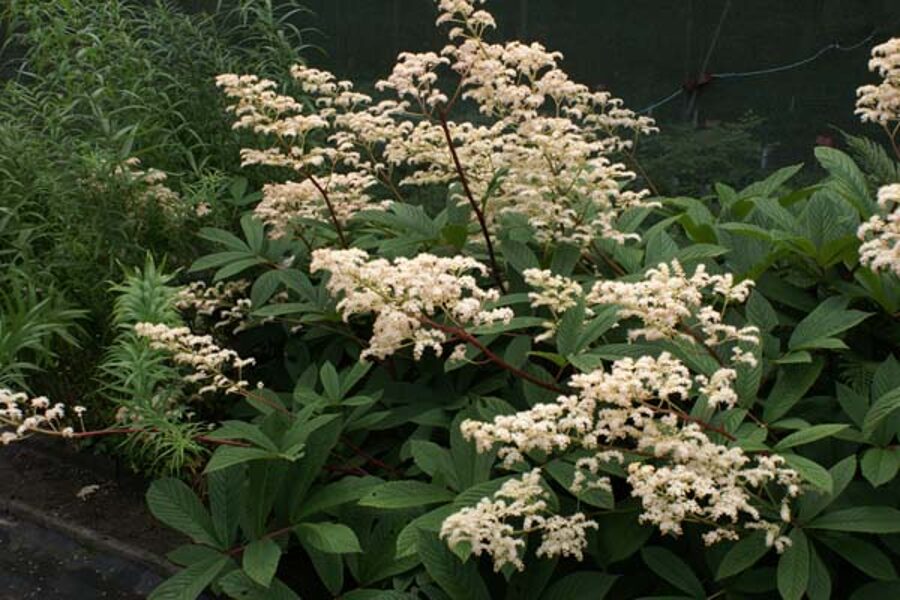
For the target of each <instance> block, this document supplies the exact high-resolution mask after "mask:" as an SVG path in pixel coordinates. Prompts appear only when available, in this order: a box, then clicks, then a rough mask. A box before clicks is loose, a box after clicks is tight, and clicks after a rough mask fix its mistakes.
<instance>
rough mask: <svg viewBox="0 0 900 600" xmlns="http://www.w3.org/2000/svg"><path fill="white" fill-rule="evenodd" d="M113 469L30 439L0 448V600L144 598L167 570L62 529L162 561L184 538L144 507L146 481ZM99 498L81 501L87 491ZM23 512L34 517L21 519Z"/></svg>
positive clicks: (95, 459)
mask: <svg viewBox="0 0 900 600" xmlns="http://www.w3.org/2000/svg"><path fill="white" fill-rule="evenodd" d="M117 471H118V469H116V467H115V464H114V463H112V462H107V461H104V460H102V459H101V458H99V457H97V456H94V455H91V454H90V453H81V454H79V453H76V452H73V451H72V450H71V449H69V448H67V447H66V446H64V445H62V444H58V443H54V444H45V443H40V442H39V441H38V440H27V441H26V442H23V443H17V444H14V445H11V446H8V447H5V448H0V600H7V599H9V600H13V599H23V600H24V599H28V598H40V599H41V600H57V599H59V600H62V599H66V600H68V599H78V600H91V599H94V598H121V599H122V600H131V599H132V598H144V597H146V595H147V593H148V592H149V590H151V589H153V587H154V586H155V585H156V584H158V583H159V581H160V580H161V577H160V576H161V575H162V576H163V577H164V576H165V573H164V572H163V571H164V569H162V568H159V567H155V566H153V565H149V566H148V564H146V563H142V562H140V561H137V560H135V559H134V557H125V556H123V555H122V554H121V553H118V552H115V551H110V550H109V549H108V548H104V547H103V544H92V543H85V541H84V540H83V539H82V540H79V538H78V536H73V535H71V532H66V531H61V530H60V529H59V528H57V527H54V526H53V523H54V522H57V523H58V522H61V523H63V524H65V525H68V526H71V527H73V528H76V529H77V528H80V529H83V530H88V531H90V532H92V533H93V534H94V535H95V537H97V538H99V539H100V540H110V541H112V542H114V543H115V542H120V543H124V544H127V545H129V546H131V547H134V548H137V549H139V550H140V551H143V552H146V553H150V554H155V555H164V554H165V553H166V552H168V551H169V550H171V549H173V548H175V547H176V546H178V545H180V544H182V543H184V539H183V538H181V537H180V536H179V535H178V534H176V533H174V532H171V531H170V530H168V529H167V528H166V527H165V526H164V525H162V524H160V523H159V522H157V521H156V520H155V519H154V518H153V517H152V515H150V513H149V512H148V511H147V509H146V506H145V505H144V499H143V497H144V492H145V491H146V487H147V484H146V482H144V481H142V480H140V479H138V478H135V477H133V476H127V475H122V474H120V473H117ZM94 485H96V486H99V488H98V489H97V491H96V492H94V493H92V494H89V495H87V496H85V497H84V498H80V497H79V492H81V491H82V490H83V489H84V488H85V487H86V486H94ZM23 506H24V507H26V508H27V509H28V510H29V511H30V512H31V513H32V514H30V515H29V514H23V513H22V510H21V509H18V510H17V509H16V507H23Z"/></svg>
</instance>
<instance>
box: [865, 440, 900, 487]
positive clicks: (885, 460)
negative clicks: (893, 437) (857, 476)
mask: <svg viewBox="0 0 900 600" xmlns="http://www.w3.org/2000/svg"><path fill="white" fill-rule="evenodd" d="M860 465H861V466H862V474H863V477H865V478H866V479H867V480H868V481H869V483H871V484H872V485H873V486H874V487H878V486H881V485H884V484H885V483H888V482H889V481H892V480H893V479H894V477H896V476H897V471H898V470H900V450H898V449H897V448H869V449H868V450H866V452H865V454H863V457H862V460H861V461H860Z"/></svg>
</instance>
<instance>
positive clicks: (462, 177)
mask: <svg viewBox="0 0 900 600" xmlns="http://www.w3.org/2000/svg"><path fill="white" fill-rule="evenodd" d="M438 122H439V123H440V124H441V130H443V132H444V138H445V139H446V140H447V147H448V148H449V149H450V156H451V157H452V158H453V165H454V167H455V168H456V174H457V176H458V177H459V183H460V185H462V188H463V192H464V193H465V194H466V198H468V200H469V204H470V205H471V206H472V210H473V211H474V212H475V217H476V218H477V219H478V225H479V226H480V227H481V234H482V236H483V237H484V243H485V246H487V253H488V259H489V260H490V262H491V272H492V273H493V275H494V280H495V281H496V282H497V287H498V288H500V291H501V292H503V293H504V294H505V293H506V286H504V284H503V278H502V277H501V276H500V267H499V266H498V264H497V255H496V254H495V253H494V242H493V241H491V234H490V231H488V226H487V220H486V219H485V218H484V211H483V210H481V207H480V206H479V205H478V202H477V201H476V200H475V196H474V195H472V189H471V188H470V187H469V179H468V178H467V177H466V172H465V171H464V170H463V166H462V163H461V162H460V160H459V154H457V152H456V145H455V144H454V143H453V135H452V134H451V133H450V126H449V125H448V124H447V115H446V113H443V112H441V113H439V115H438Z"/></svg>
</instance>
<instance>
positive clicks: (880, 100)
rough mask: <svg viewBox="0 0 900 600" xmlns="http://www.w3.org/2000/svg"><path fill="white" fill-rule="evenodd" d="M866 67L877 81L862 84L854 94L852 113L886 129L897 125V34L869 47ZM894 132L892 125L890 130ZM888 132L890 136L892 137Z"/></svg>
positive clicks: (899, 71) (899, 106)
mask: <svg viewBox="0 0 900 600" xmlns="http://www.w3.org/2000/svg"><path fill="white" fill-rule="evenodd" d="M869 70H870V71H873V72H876V73H878V74H879V75H880V76H881V78H882V81H881V83H879V84H878V85H864V86H862V87H860V88H859V89H858V90H857V91H856V94H857V96H859V98H858V99H857V101H856V114H858V115H860V118H861V119H862V120H863V121H864V122H865V121H870V122H872V123H875V124H877V125H881V126H883V127H886V128H888V129H889V130H890V129H892V128H894V127H896V126H898V125H900V38H891V39H890V40H888V41H886V42H885V43H883V44H880V45H878V46H875V47H874V48H872V59H871V60H870V61H869ZM893 135H896V129H894V131H893ZM893 135H892V137H893Z"/></svg>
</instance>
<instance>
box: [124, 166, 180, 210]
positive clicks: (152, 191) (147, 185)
mask: <svg viewBox="0 0 900 600" xmlns="http://www.w3.org/2000/svg"><path fill="white" fill-rule="evenodd" d="M115 174H116V175H118V176H120V177H123V178H125V179H126V180H127V181H128V182H129V183H132V184H136V185H139V186H141V187H142V190H141V193H140V196H139V199H140V201H141V202H144V203H147V202H155V203H156V204H158V205H159V207H160V208H162V209H163V211H165V212H166V214H168V215H169V216H173V217H174V216H181V215H182V213H183V211H184V206H183V203H182V201H181V196H179V195H178V193H177V192H175V191H174V190H172V189H171V188H169V187H168V186H167V185H166V180H167V179H168V178H169V176H168V175H166V173H165V172H164V171H160V170H159V169H147V170H143V169H141V160H140V159H139V158H137V157H136V156H133V157H131V158H129V159H127V160H125V161H124V163H123V164H122V165H121V166H119V167H116V170H115Z"/></svg>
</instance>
